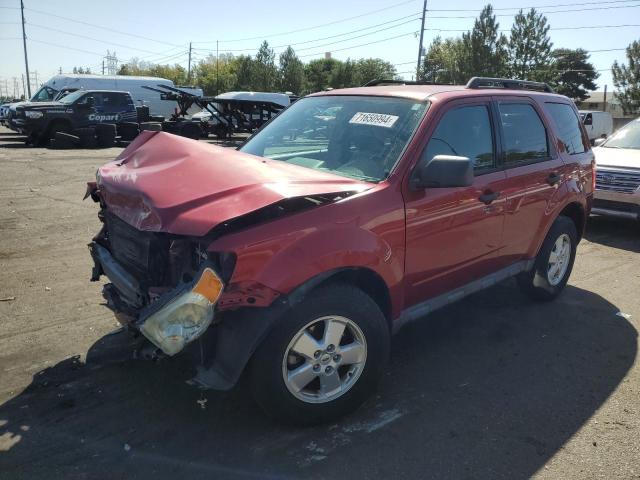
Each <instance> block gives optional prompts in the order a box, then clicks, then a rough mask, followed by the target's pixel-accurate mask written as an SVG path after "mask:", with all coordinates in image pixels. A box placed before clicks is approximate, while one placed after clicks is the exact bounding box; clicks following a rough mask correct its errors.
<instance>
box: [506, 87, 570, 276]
mask: <svg viewBox="0 0 640 480" xmlns="http://www.w3.org/2000/svg"><path fill="white" fill-rule="evenodd" d="M494 101H495V106H496V110H495V111H496V113H497V115H498V118H497V122H496V123H497V124H498V125H499V128H500V137H501V138H502V158H501V165H502V168H504V171H505V173H506V175H507V180H508V181H509V184H510V186H511V188H512V191H511V193H510V195H509V198H508V199H507V206H506V217H505V226H504V237H503V243H504V247H503V249H502V251H501V252H500V254H499V258H500V262H501V263H502V264H510V263H514V262H515V261H518V260H521V259H524V258H527V257H529V256H531V249H532V245H533V244H534V243H536V239H537V238H539V232H540V230H541V229H544V228H545V225H546V224H547V222H548V216H549V214H550V212H551V211H552V209H553V207H554V202H555V200H556V195H555V194H556V191H557V189H558V188H559V187H560V185H561V182H562V179H563V178H564V176H565V175H566V172H565V165H564V163H563V162H562V159H561V158H560V156H559V155H558V152H557V151H556V149H555V147H554V145H553V141H552V135H551V130H550V129H549V127H548V125H547V124H546V119H545V116H544V113H543V112H542V110H541V109H540V107H539V106H538V105H537V103H536V102H534V101H533V100H532V99H531V98H529V97H524V96H523V97H494Z"/></svg>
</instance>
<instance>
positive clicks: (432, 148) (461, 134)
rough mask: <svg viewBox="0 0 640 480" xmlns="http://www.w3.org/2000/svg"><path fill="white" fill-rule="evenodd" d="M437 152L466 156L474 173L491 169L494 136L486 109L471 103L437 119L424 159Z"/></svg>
mask: <svg viewBox="0 0 640 480" xmlns="http://www.w3.org/2000/svg"><path fill="white" fill-rule="evenodd" d="M436 155H455V156H458V157H468V158H470V159H471V160H472V161H473V165H474V170H475V171H476V172H478V171H480V172H481V171H483V170H489V169H492V168H494V167H495V166H496V165H495V157H494V155H493V136H492V134H491V121H490V120H489V110H488V108H487V107H486V106H485V105H474V106H468V107H460V108H455V109H453V110H449V111H448V112H447V113H445V114H444V116H443V117H442V118H441V119H440V122H439V123H438V126H437V127H436V130H435V132H433V135H432V136H431V139H430V140H429V143H428V144H427V148H426V150H425V155H424V157H423V158H427V159H429V160H431V159H432V158H433V157H435V156H436Z"/></svg>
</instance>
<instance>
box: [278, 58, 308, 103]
mask: <svg viewBox="0 0 640 480" xmlns="http://www.w3.org/2000/svg"><path fill="white" fill-rule="evenodd" d="M279 74H280V89H281V90H282V91H283V92H292V93H295V94H296V95H299V94H300V93H301V92H302V86H303V85H304V65H303V64H302V62H301V61H300V59H299V58H298V56H297V55H296V52H295V51H294V50H293V48H291V47H287V49H286V50H285V51H284V52H282V53H281V54H280V69H279Z"/></svg>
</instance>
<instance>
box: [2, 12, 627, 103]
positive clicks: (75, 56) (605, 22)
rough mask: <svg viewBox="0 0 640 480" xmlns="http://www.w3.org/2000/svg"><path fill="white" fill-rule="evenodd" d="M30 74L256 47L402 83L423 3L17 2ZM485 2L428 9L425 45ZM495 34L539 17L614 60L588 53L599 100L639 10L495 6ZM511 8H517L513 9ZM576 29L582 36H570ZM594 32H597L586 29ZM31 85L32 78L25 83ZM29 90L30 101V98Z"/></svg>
mask: <svg viewBox="0 0 640 480" xmlns="http://www.w3.org/2000/svg"><path fill="white" fill-rule="evenodd" d="M24 5H25V21H26V33H27V50H28V55H29V67H30V70H31V71H32V72H37V75H38V83H42V82H44V81H46V80H47V79H48V78H50V77H51V76H53V75H54V74H56V73H58V72H59V71H60V70H62V71H63V72H71V70H72V69H73V67H74V66H78V67H90V68H91V70H92V72H94V73H100V72H101V69H102V60H103V57H104V56H105V55H106V54H107V50H109V51H110V52H112V53H113V52H114V51H115V53H116V55H117V58H118V59H119V61H120V62H127V61H128V60H129V59H131V58H132V57H138V58H140V59H143V60H146V61H152V62H155V63H180V64H181V65H183V66H185V67H186V66H187V62H188V50H189V42H192V46H193V50H192V59H193V61H194V62H196V61H198V60H199V59H202V58H204V57H206V56H207V55H208V54H209V53H215V49H216V41H218V42H219V43H218V45H219V50H220V53H223V52H224V53H234V54H251V55H253V54H255V52H256V50H257V49H258V47H259V45H260V43H261V42H262V40H267V41H268V42H269V44H270V45H271V46H272V47H274V49H275V51H276V53H279V52H281V51H282V50H284V49H285V48H286V46H287V45H292V47H293V48H294V49H295V50H296V53H297V54H298V55H299V56H300V57H301V59H302V60H303V61H309V60H312V59H314V58H322V57H323V56H324V53H325V52H332V56H333V57H334V58H337V59H341V60H345V59H347V58H351V59H357V58H362V57H378V58H382V59H384V60H387V61H389V62H391V63H393V64H395V65H396V70H397V71H398V72H399V73H400V74H402V76H403V77H404V78H406V79H410V78H411V76H412V75H413V73H414V71H415V65H416V61H417V53H418V43H419V40H418V34H419V30H420V15H421V11H422V5H423V0H409V1H407V0H405V1H401V0H386V1H384V0H350V1H345V0H323V1H322V2H317V1H313V2H312V1H303V0H297V1H295V0H267V1H265V0H244V1H241V2H238V1H236V2H229V1H224V2H219V1H206V0H205V1H200V2H196V3H193V2H187V3H184V4H181V3H180V2H179V1H177V0H171V1H168V0H153V1H151V0H136V1H135V2H132V1H125V0H104V1H95V0H94V1H86V0H66V1H64V0H24ZM484 5H485V2H484V1H482V2H480V1H471V0H429V1H428V5H427V10H428V11H427V16H426V22H425V34H424V45H425V48H426V47H428V45H429V43H430V41H431V40H432V39H433V38H434V37H435V36H437V35H441V36H442V37H455V36H459V35H461V34H462V32H461V31H459V30H462V31H466V30H468V29H471V28H472V26H473V21H474V18H475V17H476V16H477V15H478V14H479V12H480V10H481V9H482V7H483V6H484ZM492 5H493V7H494V9H495V13H496V14H498V21H499V22H500V29H501V30H504V31H505V34H507V35H508V31H509V29H510V27H511V24H512V22H513V17H514V15H515V14H516V13H517V8H518V7H522V8H529V7H532V6H534V7H536V8H537V9H538V10H539V11H541V12H544V13H545V15H546V16H547V18H548V20H549V24H550V26H551V29H552V30H551V31H550V32H549V33H550V37H551V40H552V42H553V44H554V47H564V48H584V49H586V50H589V51H592V50H611V51H600V52H592V53H591V62H592V63H593V64H594V65H595V68H596V69H598V70H602V71H601V72H600V78H599V79H598V80H597V84H598V90H603V89H604V85H605V84H606V85H608V89H609V91H611V90H612V89H613V83H612V79H611V72H610V67H611V64H612V63H613V61H614V60H616V59H617V60H618V61H625V52H624V48H625V47H627V46H628V45H629V43H631V42H632V41H633V40H638V39H640V0H614V1H611V2H599V1H596V0H585V1H583V2H578V0H559V1H558V0H556V2H552V1H551V0H512V1H508V0H495V1H494V2H492ZM19 7H20V1H19V0H0V88H1V89H3V91H4V85H5V83H4V82H5V81H6V82H7V86H8V89H9V93H10V94H12V93H13V88H14V77H15V78H16V79H17V83H18V88H19V90H20V92H21V91H22V85H21V83H22V81H21V75H22V74H24V72H25V68H24V52H23V47H22V31H21V25H20V9H19ZM514 7H516V8H514ZM576 27H579V28H576ZM585 27H594V28H585ZM32 78H33V80H34V83H35V78H34V75H33V73H32ZM34 91H35V90H34V89H33V84H32V93H34Z"/></svg>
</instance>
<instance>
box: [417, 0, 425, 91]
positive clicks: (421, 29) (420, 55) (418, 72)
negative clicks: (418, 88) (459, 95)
mask: <svg viewBox="0 0 640 480" xmlns="http://www.w3.org/2000/svg"><path fill="white" fill-rule="evenodd" d="M426 16H427V0H424V4H423V5H422V26H421V27H420V43H419V44H418V65H417V66H416V79H417V78H419V77H420V60H421V59H422V50H423V48H422V40H423V38H424V19H425V17H426Z"/></svg>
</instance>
